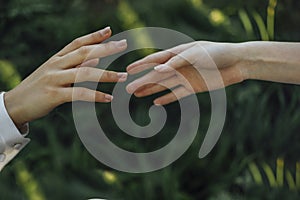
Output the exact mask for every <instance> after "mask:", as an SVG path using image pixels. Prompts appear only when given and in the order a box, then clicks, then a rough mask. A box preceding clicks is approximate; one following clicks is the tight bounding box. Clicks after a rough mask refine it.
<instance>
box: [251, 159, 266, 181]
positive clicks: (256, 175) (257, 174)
mask: <svg viewBox="0 0 300 200" xmlns="http://www.w3.org/2000/svg"><path fill="white" fill-rule="evenodd" d="M249 170H250V173H251V174H252V176H253V179H254V181H255V183H256V184H258V185H262V184H263V180H262V176H261V174H260V172H259V169H258V167H257V165H256V164H255V163H254V162H251V163H249Z"/></svg>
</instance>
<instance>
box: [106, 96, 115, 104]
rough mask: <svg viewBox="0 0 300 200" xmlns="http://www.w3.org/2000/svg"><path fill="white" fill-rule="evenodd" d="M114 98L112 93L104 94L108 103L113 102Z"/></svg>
mask: <svg viewBox="0 0 300 200" xmlns="http://www.w3.org/2000/svg"><path fill="white" fill-rule="evenodd" d="M113 99H114V97H113V96H112V95H110V94H105V95H104V102H106V103H109V102H112V100H113Z"/></svg>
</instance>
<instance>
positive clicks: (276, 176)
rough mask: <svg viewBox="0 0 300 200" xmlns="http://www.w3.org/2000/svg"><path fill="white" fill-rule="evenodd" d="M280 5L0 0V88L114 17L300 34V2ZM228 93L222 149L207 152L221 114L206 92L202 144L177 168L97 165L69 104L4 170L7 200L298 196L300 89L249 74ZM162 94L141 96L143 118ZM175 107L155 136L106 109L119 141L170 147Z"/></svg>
mask: <svg viewBox="0 0 300 200" xmlns="http://www.w3.org/2000/svg"><path fill="white" fill-rule="evenodd" d="M274 2H275V1H274V0H270V1H269V0H263V1H261V0H253V1H243V0H230V1H229V0H223V1H219V0H164V1H158V0H153V1H150V0H148V1H134V0H119V1H116V0H110V1H92V0H87V1H83V0H71V1H70V0H61V1H57V0H9V1H8V0H0V30H1V31H0V38H1V40H0V44H1V51H0V60H1V62H0V78H1V79H0V80H1V81H0V89H1V90H8V89H10V88H12V87H14V86H15V85H16V84H17V83H18V81H19V80H20V77H22V78H24V77H26V76H27V75H28V74H29V73H31V72H32V71H33V70H34V69H36V68H37V67H38V66H39V65H40V64H41V63H42V62H44V61H45V60H46V59H48V58H49V57H50V56H51V55H52V54H53V53H55V52H56V51H57V50H59V49H60V48H62V46H63V45H65V44H67V43H68V42H70V41H71V40H72V39H74V38H75V37H78V36H80V35H83V34H85V33H88V32H91V31H95V30H97V29H100V28H102V27H105V26H107V25H110V26H111V27H112V29H113V31H114V33H118V32H121V31H123V30H127V29H130V28H134V27H142V26H159V27H165V28H171V29H175V30H177V31H181V32H183V33H185V34H187V35H189V36H191V37H193V38H195V39H198V40H212V41H230V42H240V41H247V40H260V39H265V40H267V39H268V40H269V39H271V40H272V39H274V40H286V41H299V38H300V26H299V22H300V13H299V8H300V1H297V0H282V1H278V2H277V4H274ZM275 5H276V7H275ZM273 11H274V13H273ZM140 40H141V41H142V42H143V41H144V40H147V37H141V39H140ZM145 53H147V51H136V52H132V53H130V54H128V55H125V56H123V57H121V58H120V59H118V60H117V61H116V62H114V63H113V65H114V66H119V67H118V68H117V67H111V69H115V70H118V71H124V70H125V66H126V65H127V64H129V63H131V62H132V61H133V60H136V59H138V58H140V57H142V56H144V55H145ZM148 53H149V52H148ZM112 88H113V85H111V84H108V85H104V86H103V89H105V90H107V91H111V89H112ZM226 91H227V97H228V112H227V118H226V119H227V120H226V124H225V127H224V131H223V133H222V136H221V138H220V140H219V142H218V144H217V145H216V147H215V148H214V150H213V151H212V152H211V153H210V154H209V155H208V156H207V157H206V158H204V159H201V160H200V159H198V157H197V155H198V151H199V148H200V145H201V143H202V140H203V137H204V134H205V131H206V129H207V125H208V123H209V119H210V100H209V96H208V94H199V95H198V100H199V104H200V106H201V108H200V109H201V122H200V128H199V131H198V134H197V138H196V139H195V141H194V143H193V144H192V146H191V147H190V148H189V150H188V151H187V152H186V153H185V154H184V155H183V156H182V157H181V158H180V159H179V160H177V161H176V162H175V163H174V164H172V165H171V166H169V167H167V168H165V169H162V170H159V171H157V172H152V173H148V174H128V173H122V172H118V171H115V170H112V169H109V168H108V167H106V166H104V165H102V164H100V163H98V162H97V161H96V160H95V159H94V158H93V157H92V156H91V155H90V154H89V153H88V152H87V151H86V150H85V148H84V147H83V145H82V144H81V141H80V140H79V138H78V137H77V135H76V130H75V127H74V124H73V120H72V113H71V106H70V105H69V104H67V105H63V106H60V107H59V108H57V109H55V110H54V111H53V112H52V113H51V114H50V115H48V116H47V117H45V118H43V119H40V120H38V121H36V122H33V123H31V125H30V126H31V127H30V129H31V130H30V138H31V139H32V141H31V143H30V144H29V145H28V146H27V147H26V149H24V150H23V151H22V152H21V153H20V154H19V155H18V156H17V158H16V159H15V160H14V161H13V162H11V163H10V165H9V166H7V167H6V168H5V169H4V170H3V172H1V174H0V199H5V200H6V199H8V200H10V199H11V200H14V199H18V200H19V199H29V200H34V199H38V198H39V199H74V200H77V199H78V200H79V199H87V198H92V197H106V198H108V199H130V200H134V199H145V200H152V199H176V200H177V199H178V200H181V199H184V200H189V199H191V200H192V199H282V198H283V197H284V198H285V199H297V198H299V187H298V185H297V183H299V182H300V181H299V180H300V175H299V174H300V173H299V164H298V165H297V167H295V165H296V163H298V162H299V160H300V158H299V153H298V152H299V151H300V143H299V141H300V134H299V131H300V123H299V121H300V112H299V99H300V89H299V86H292V85H284V84H276V83H264V82H256V81H248V82H245V83H243V84H240V85H236V86H232V87H230V88H228V89H227V90H226ZM153 98H154V97H148V98H146V99H142V100H141V99H138V98H134V97H133V98H132V105H134V106H132V107H131V110H130V111H131V115H132V117H133V119H134V120H136V121H137V122H138V123H140V124H147V123H149V117H148V108H149V106H150V105H151V101H152V100H153ZM166 109H167V112H168V116H169V118H168V121H167V124H166V126H165V127H164V129H163V133H161V134H159V136H155V137H154V138H153V139H149V140H146V141H145V140H138V139H133V138H131V137H128V136H126V134H124V133H123V132H122V131H121V130H119V129H118V128H117V126H116V124H115V122H114V120H113V118H112V114H111V111H110V106H109V105H103V104H99V105H97V111H98V117H99V121H100V122H101V125H103V128H104V129H106V130H110V133H111V134H110V135H109V138H110V139H111V140H112V141H113V142H115V143H116V144H117V145H119V146H120V147H123V148H125V149H129V150H136V151H147V150H149V149H151V148H153V147H155V148H159V147H161V146H164V145H165V144H167V143H168V142H169V141H170V140H171V139H172V137H173V136H174V134H173V133H174V131H176V124H177V123H179V122H178V119H177V118H178V115H180V110H179V108H178V105H177V104H176V103H174V104H172V105H169V106H166ZM278 158H281V159H282V160H284V167H283V168H278V166H281V165H280V162H279V165H278V161H277V159H278ZM274 163H276V165H274ZM281 164H282V163H281ZM277 169H278V170H277ZM279 169H281V170H279ZM282 169H283V170H282ZM280 177H281V178H280ZM274 180H275V182H276V185H277V186H276V187H273V186H272V184H274V183H275V182H274ZM278 181H279V182H278Z"/></svg>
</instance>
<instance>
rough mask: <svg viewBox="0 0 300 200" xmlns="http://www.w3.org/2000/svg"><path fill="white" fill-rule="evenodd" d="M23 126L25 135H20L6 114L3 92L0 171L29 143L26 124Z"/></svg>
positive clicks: (0, 112)
mask: <svg viewBox="0 0 300 200" xmlns="http://www.w3.org/2000/svg"><path fill="white" fill-rule="evenodd" d="M25 126H26V127H25V129H26V131H25V133H24V134H22V133H20V131H19V130H18V128H17V127H16V126H15V124H14V122H13V121H12V119H11V118H10V116H9V114H8V113H7V110H6V108H5V103H4V92H2V93H1V94H0V171H1V170H2V169H3V167H4V166H5V165H6V164H7V163H8V162H9V161H11V160H12V159H13V158H14V157H15V156H16V155H17V154H18V153H19V152H20V151H21V149H23V148H24V147H25V146H26V144H28V142H29V141H30V139H28V138H25V136H26V135H27V134H28V124H26V125H25Z"/></svg>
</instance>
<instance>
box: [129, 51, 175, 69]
mask: <svg viewBox="0 0 300 200" xmlns="http://www.w3.org/2000/svg"><path fill="white" fill-rule="evenodd" d="M172 56H174V54H173V53H172V52H170V51H160V52H157V53H154V54H151V55H148V56H146V57H145V58H143V59H141V60H138V61H136V62H134V63H132V64H130V65H129V66H128V67H127V72H128V73H129V74H137V73H139V72H142V71H144V70H146V69H149V68H152V67H154V66H156V65H158V64H162V63H165V62H167V61H168V60H169V59H170V58H171V57H172Z"/></svg>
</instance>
